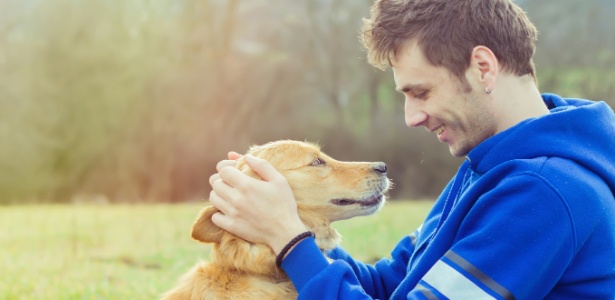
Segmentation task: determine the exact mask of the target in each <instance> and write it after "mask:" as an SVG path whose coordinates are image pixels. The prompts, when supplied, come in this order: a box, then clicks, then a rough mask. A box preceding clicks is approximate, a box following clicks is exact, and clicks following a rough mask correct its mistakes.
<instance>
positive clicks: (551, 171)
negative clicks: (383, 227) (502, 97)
mask: <svg viewBox="0 0 615 300" xmlns="http://www.w3.org/2000/svg"><path fill="white" fill-rule="evenodd" d="M543 99H544V101H545V103H546V105H547V106H548V107H549V109H550V113H549V114H547V115H545V116H542V117H539V118H533V119H528V120H525V121H523V122H521V123H519V124H517V125H516V126H514V127H512V128H509V129H508V130H506V131H504V132H501V133H499V134H497V135H495V136H493V137H491V138H489V139H487V140H485V141H484V142H482V143H481V144H480V145H478V146H477V147H475V148H474V149H473V150H472V151H471V152H470V153H469V154H468V156H467V159H466V160H465V162H464V163H463V164H462V165H461V167H460V168H459V171H458V172H457V174H456V175H455V177H454V178H453V179H452V180H451V182H450V183H449V184H448V185H447V187H446V188H445V189H444V191H443V192H442V194H441V195H440V197H439V198H438V199H437V200H436V202H435V203H434V206H433V208H432V210H431V212H430V213H429V214H428V216H427V218H426V219H425V221H424V223H423V225H422V226H421V227H420V228H419V229H418V230H416V231H414V232H413V233H412V234H410V235H408V236H406V237H404V238H403V239H402V240H401V241H400V242H399V244H398V245H397V246H396V247H395V249H394V250H393V251H392V253H391V258H385V259H382V260H380V261H379V262H377V263H376V264H375V265H373V266H372V265H367V264H363V263H361V262H358V261H355V260H353V259H352V258H351V257H350V255H348V253H346V252H345V251H344V250H343V249H341V248H337V249H334V250H332V251H329V253H328V254H329V256H330V257H331V258H333V259H334V261H333V262H332V263H329V262H328V261H327V260H326V259H325V257H324V256H323V255H322V253H321V252H320V251H319V250H318V247H317V246H316V244H315V242H314V239H313V238H309V239H306V240H304V241H302V242H301V243H300V244H299V245H297V247H295V249H293V251H292V252H291V253H290V254H289V255H288V256H287V257H286V259H285V260H284V262H283V263H282V267H283V269H284V270H285V271H286V273H287V274H288V276H289V277H290V279H291V280H292V282H293V283H294V285H295V287H296V288H297V290H298V291H299V299H310V300H312V299H319V300H324V299H447V298H452V299H544V298H546V299H615V199H614V196H613V195H614V193H615V115H614V114H613V111H612V109H611V108H610V107H609V106H608V105H606V104H605V103H604V102H592V101H588V100H581V99H562V98H560V97H559V96H556V95H553V94H544V95H543Z"/></svg>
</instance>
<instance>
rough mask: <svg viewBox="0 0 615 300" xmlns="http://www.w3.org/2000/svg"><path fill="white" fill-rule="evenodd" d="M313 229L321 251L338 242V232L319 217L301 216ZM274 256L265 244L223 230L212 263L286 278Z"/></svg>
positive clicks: (212, 254) (237, 269) (213, 250)
mask: <svg viewBox="0 0 615 300" xmlns="http://www.w3.org/2000/svg"><path fill="white" fill-rule="evenodd" d="M302 220H303V222H304V224H305V225H306V227H308V228H309V229H310V230H311V231H313V232H314V234H315V236H316V244H317V245H318V247H319V248H320V249H321V250H323V251H324V250H329V249H333V248H335V247H336V246H337V245H338V244H339V242H340V239H341V237H340V235H339V233H338V232H337V231H336V230H335V229H333V228H331V226H329V222H328V221H326V220H322V219H316V218H313V219H302ZM275 259H276V255H275V253H274V252H273V250H272V249H271V248H270V247H269V246H267V245H264V244H255V243H250V242H248V241H246V240H244V239H241V238H239V237H237V236H235V235H232V234H230V233H225V234H224V236H223V237H222V239H221V241H220V243H216V244H215V245H214V248H213V249H212V252H211V263H213V264H217V265H218V266H220V267H222V268H227V269H229V270H234V271H239V272H245V273H249V274H258V275H263V276H267V277H271V278H276V279H277V280H278V281H283V280H288V278H287V277H286V274H284V272H283V271H282V270H280V268H278V267H277V266H276V264H275Z"/></svg>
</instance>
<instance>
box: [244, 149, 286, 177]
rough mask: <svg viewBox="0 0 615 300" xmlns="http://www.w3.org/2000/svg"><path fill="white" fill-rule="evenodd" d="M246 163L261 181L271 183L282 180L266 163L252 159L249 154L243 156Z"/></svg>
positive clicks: (280, 175) (258, 159) (255, 158)
mask: <svg viewBox="0 0 615 300" xmlns="http://www.w3.org/2000/svg"><path fill="white" fill-rule="evenodd" d="M245 160H246V163H247V164H248V166H250V168H251V169H252V170H253V171H254V172H256V174H258V175H259V176H260V177H261V178H262V179H263V180H265V181H268V182H271V181H274V180H277V179H281V178H284V177H283V176H282V174H280V173H279V172H278V171H277V170H276V169H275V168H274V167H273V166H272V165H271V164H270V163H269V162H268V161H266V160H264V159H260V158H257V157H254V156H252V155H250V154H247V155H246V156H245Z"/></svg>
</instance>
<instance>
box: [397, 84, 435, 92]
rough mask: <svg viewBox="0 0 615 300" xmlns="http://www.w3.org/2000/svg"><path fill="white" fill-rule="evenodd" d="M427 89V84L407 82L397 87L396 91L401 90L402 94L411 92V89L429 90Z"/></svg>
mask: <svg viewBox="0 0 615 300" xmlns="http://www.w3.org/2000/svg"><path fill="white" fill-rule="evenodd" d="M427 89H428V88H427V86H425V85H423V84H406V85H403V86H401V87H396V88H395V90H396V91H398V92H400V93H402V94H405V93H407V92H410V91H415V90H427Z"/></svg>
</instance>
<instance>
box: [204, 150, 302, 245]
mask: <svg viewBox="0 0 615 300" xmlns="http://www.w3.org/2000/svg"><path fill="white" fill-rule="evenodd" d="M228 157H229V160H223V161H221V162H219V163H218V165H217V166H216V169H217V170H218V173H217V174H214V175H212V176H211V177H210V179H209V184H210V185H211V187H212V191H211V194H210V195H209V201H210V202H211V204H212V205H214V206H215V207H216V208H217V209H218V210H220V212H219V213H216V214H214V215H213V216H212V218H211V220H212V222H213V223H214V224H216V225H217V226H219V227H220V228H222V229H224V230H226V231H228V232H231V233H233V234H235V235H237V236H239V237H241V238H243V239H246V240H248V241H251V242H254V243H264V244H267V245H269V246H270V247H271V248H272V249H273V251H274V252H275V253H276V254H278V253H280V251H281V250H282V248H283V247H284V246H285V245H286V243H288V242H289V241H290V240H291V239H292V238H294V237H295V236H297V235H298V234H300V233H302V232H304V231H306V227H305V225H304V224H303V223H302V222H301V219H299V215H298V214H297V203H296V201H295V196H294V195H293V192H292V190H291V188H290V186H289V185H288V182H287V181H286V178H284V176H282V174H280V173H279V172H278V171H277V170H275V169H274V168H273V166H272V165H271V164H270V163H269V162H267V161H265V160H263V159H260V158H256V157H254V156H252V155H246V156H244V159H245V161H246V164H247V165H248V166H249V167H250V168H251V169H252V170H253V171H254V172H256V173H257V174H258V175H259V176H260V177H261V178H262V179H263V180H262V181H261V180H258V179H255V178H252V177H250V176H248V175H246V174H244V173H242V172H240V171H239V170H238V169H237V168H236V165H237V161H236V160H237V159H239V158H240V157H241V155H239V154H237V153H235V152H230V153H229V155H228Z"/></svg>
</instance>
